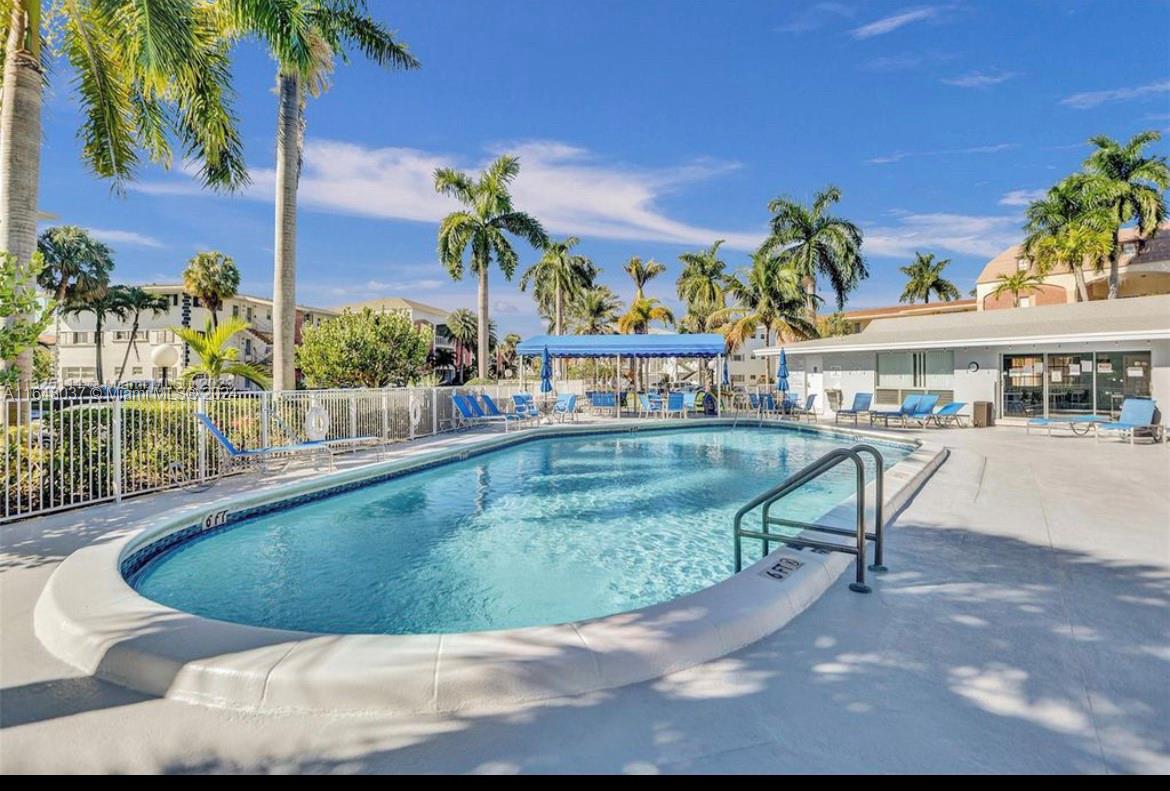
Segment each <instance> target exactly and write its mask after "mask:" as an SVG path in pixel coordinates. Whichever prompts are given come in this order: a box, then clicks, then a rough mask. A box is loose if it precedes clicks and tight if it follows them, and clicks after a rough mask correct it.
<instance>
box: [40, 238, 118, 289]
mask: <svg viewBox="0 0 1170 791" xmlns="http://www.w3.org/2000/svg"><path fill="white" fill-rule="evenodd" d="M37 249H38V250H40V252H41V257H42V259H43V260H44V264H45V265H44V268H43V269H42V270H41V272H40V274H39V275H37V285H39V286H40V287H41V288H43V289H44V290H45V291H48V292H49V293H50V294H52V295H53V299H55V300H56V301H57V303H58V304H61V305H63V304H65V303H66V302H72V301H76V300H77V299H78V298H80V297H82V296H84V295H86V294H93V293H97V292H100V291H103V290H105V289H106V288H108V287H109V285H110V272H111V270H113V268H114V257H113V253H111V252H110V248H109V247H106V246H105V245H104V244H102V243H101V242H99V241H98V240H96V239H94V238H93V237H92V236H90V235H89V234H88V233H86V231H85V229H84V228H78V227H77V226H76V225H59V226H57V227H56V228H49V229H48V230H46V231H45V232H44V233H42V234H41V235H40V238H39V239H37Z"/></svg>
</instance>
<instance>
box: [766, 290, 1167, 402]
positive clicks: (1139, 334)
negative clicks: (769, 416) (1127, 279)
mask: <svg viewBox="0 0 1170 791" xmlns="http://www.w3.org/2000/svg"><path fill="white" fill-rule="evenodd" d="M784 350H785V352H786V354H787V356H788V361H789V369H790V372H791V377H790V380H791V382H792V384H793V389H794V390H795V391H796V392H798V393H801V394H802V395H803V394H808V393H817V394H818V401H817V403H818V407H817V408H818V411H820V412H821V413H822V414H825V413H831V412H832V411H833V410H835V409H836V408H837V406H838V405H839V404H845V405H846V406H848V405H849V404H851V403H852V401H853V396H854V395H855V394H857V393H873V395H874V403H875V405H878V406H882V407H888V408H891V409H893V408H896V407H897V406H898V405H899V404H900V403H901V401H902V399H903V398H904V397H905V396H906V395H908V394H911V393H935V394H938V395H939V396H940V403H948V402H950V401H962V402H964V403H966V404H967V407H966V409H964V410H963V414H966V415H970V414H971V406H972V405H973V404H974V403H975V402H976V401H988V402H991V403H992V404H993V405H994V411H995V414H996V415H997V417H999V418H1001V419H1006V420H1007V421H1009V422H1011V421H1017V420H1018V421H1022V420H1023V419H1025V418H1028V417H1033V416H1042V415H1061V414H1098V415H1114V416H1116V414H1117V412H1118V409H1119V408H1120V405H1121V402H1122V400H1123V399H1124V398H1126V397H1128V396H1146V397H1149V396H1152V397H1153V398H1155V399H1157V400H1159V401H1160V402H1161V405H1160V406H1161V410H1160V411H1161V413H1162V420H1163V421H1166V417H1165V416H1166V413H1167V412H1168V411H1170V295H1167V294H1163V295H1156V296H1143V297H1133V298H1129V299H1116V300H1095V301H1091V302H1080V303H1069V304H1056V305H1040V306H1037V307H1035V308H1032V309H1029V310H982V311H970V312H961V313H951V314H946V313H944V314H937V315H929V316H903V317H895V318H888V319H878V320H875V321H873V322H871V323H870V324H869V325H868V326H867V327H866V328H865V329H864V330H862V331H861V332H860V333H857V334H855V335H846V336H841V337H834V338H823V339H820V340H814V341H806V342H804V343H792V344H787V345H786V346H785V347H784ZM756 353H757V354H758V355H761V356H763V355H770V356H776V355H779V353H780V347H779V346H773V347H771V348H767V349H761V350H759V351H757V352H756Z"/></svg>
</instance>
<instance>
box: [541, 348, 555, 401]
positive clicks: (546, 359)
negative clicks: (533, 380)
mask: <svg viewBox="0 0 1170 791" xmlns="http://www.w3.org/2000/svg"><path fill="white" fill-rule="evenodd" d="M552 375H553V372H552V357H550V356H549V353H548V347H547V346H545V347H544V353H543V354H541V355H540V392H542V393H551V392H552V389H553V386H552Z"/></svg>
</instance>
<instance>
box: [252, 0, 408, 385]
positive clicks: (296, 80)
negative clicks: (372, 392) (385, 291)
mask: <svg viewBox="0 0 1170 791" xmlns="http://www.w3.org/2000/svg"><path fill="white" fill-rule="evenodd" d="M229 5H230V11H229V13H230V15H231V16H232V32H233V33H234V34H235V35H239V36H249V35H251V36H256V37H257V38H259V39H260V40H261V41H262V42H263V43H264V44H265V45H267V47H268V50H269V54H270V55H271V56H272V59H273V60H274V61H276V95H277V113H276V179H275V181H276V207H275V217H276V235H275V244H274V246H273V275H272V278H273V287H272V292H273V293H272V323H273V339H274V345H273V374H274V380H273V384H274V387H275V389H276V390H291V389H294V388H295V387H296V378H295V377H296V369H295V362H294V351H295V348H294V344H295V340H296V235H297V188H298V186H299V183H300V176H301V164H302V160H303V152H304V142H305V104H306V102H307V100H308V99H309V97H315V96H319V95H321V94H322V93H324V92H325V91H326V90H327V89H328V87H329V75H330V74H331V73H332V71H333V65H334V61H335V60H336V59H340V60H341V61H342V62H347V61H348V54H347V53H348V51H349V50H357V51H358V52H360V53H361V54H362V55H364V56H366V57H367V58H369V59H370V60H372V61H373V62H374V63H376V64H377V65H379V66H385V67H387V68H390V69H417V68H418V67H419V65H420V64H419V62H418V61H417V60H416V59H415V57H414V55H412V54H411V53H410V51H409V49H408V48H407V46H406V45H405V44H403V43H402V42H400V41H397V40H395V37H394V34H393V33H392V32H391V31H390V30H389V29H387V28H386V27H384V26H383V25H382V24H381V23H380V22H378V21H377V20H375V19H372V18H371V17H369V16H368V15H367V4H366V2H365V0H300V1H299V2H289V1H288V0H282V1H281V2H262V3H258V2H254V0H253V1H252V2H241V1H240V0H236V2H234V3H231V4H229Z"/></svg>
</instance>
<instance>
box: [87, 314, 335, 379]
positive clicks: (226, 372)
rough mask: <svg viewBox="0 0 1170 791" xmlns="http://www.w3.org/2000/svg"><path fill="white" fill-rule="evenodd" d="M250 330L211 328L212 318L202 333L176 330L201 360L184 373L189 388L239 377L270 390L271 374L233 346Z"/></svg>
mask: <svg viewBox="0 0 1170 791" xmlns="http://www.w3.org/2000/svg"><path fill="white" fill-rule="evenodd" d="M327 323H328V322H326V324H327ZM321 326H325V325H321ZM248 328H249V325H248V322H246V321H244V320H243V319H241V318H236V317H234V316H233V317H230V318H226V319H224V322H223V324H220V325H218V326H217V325H214V324H212V323H211V319H210V318H209V319H208V320H207V323H206V324H205V325H204V328H203V329H202V330H196V329H194V328H192V327H174V328H173V331H174V333H175V335H177V336H179V337H180V338H182V339H183V341H184V342H185V343H186V344H187V346H189V347H190V348H191V351H193V352H194V353H195V356H196V357H197V358H198V362H194V363H191V364H190V365H188V366H187V367H185V368H184V369H183V376H182V380H183V383H184V384H187V385H189V384H190V383H191V381H192V380H194V379H196V378H197V377H200V376H203V377H206V378H207V381H208V383H209V384H210V385H213V386H214V385H217V384H219V382H220V381H221V380H222V379H223V377H225V376H239V377H241V378H243V379H246V380H248V381H249V382H252V383H253V384H256V385H259V386H260V387H261V388H262V389H268V388H269V387H270V386H271V384H272V380H271V378H270V377H269V376H268V372H267V371H265V370H264V369H263V368H261V367H260V366H258V365H253V364H252V363H246V362H240V350H239V348H238V347H236V346H233V345H232V340H233V339H234V338H235V337H236V335H239V334H240V333H241V332H244V331H245V330H247V329H248ZM98 370H101V369H100V368H99V369H98Z"/></svg>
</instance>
